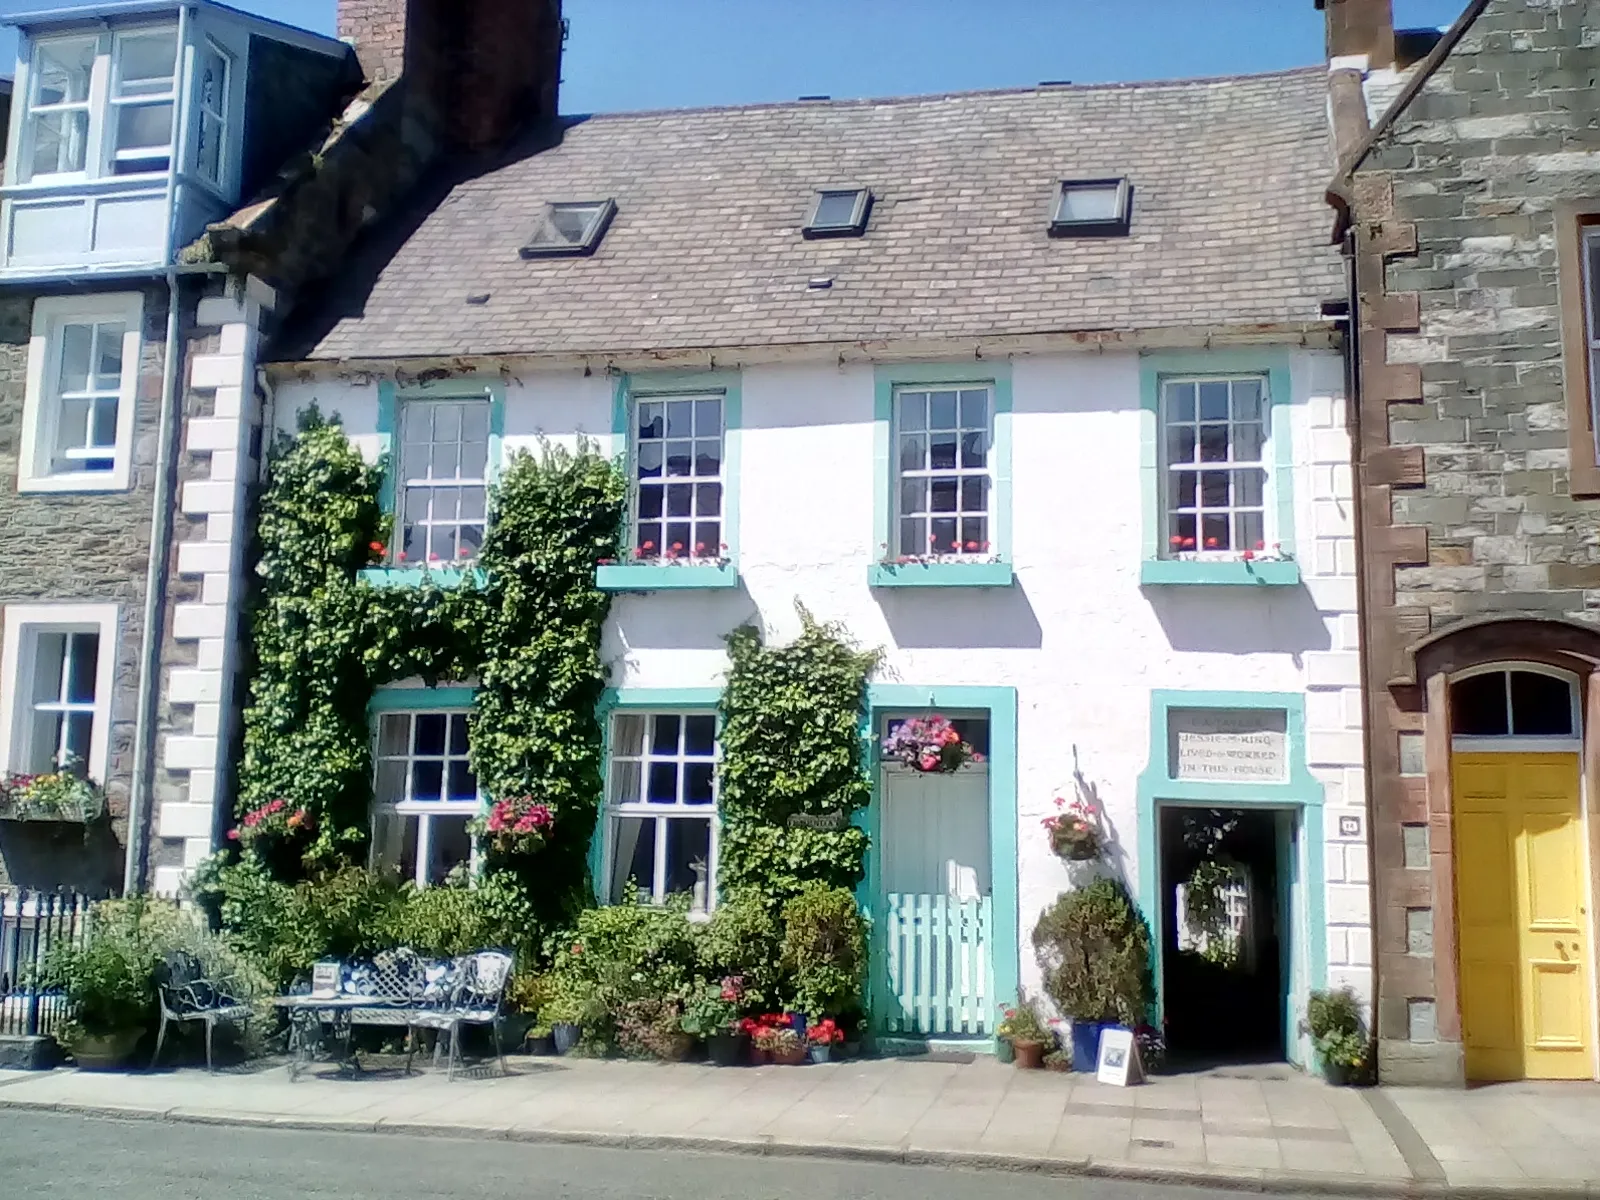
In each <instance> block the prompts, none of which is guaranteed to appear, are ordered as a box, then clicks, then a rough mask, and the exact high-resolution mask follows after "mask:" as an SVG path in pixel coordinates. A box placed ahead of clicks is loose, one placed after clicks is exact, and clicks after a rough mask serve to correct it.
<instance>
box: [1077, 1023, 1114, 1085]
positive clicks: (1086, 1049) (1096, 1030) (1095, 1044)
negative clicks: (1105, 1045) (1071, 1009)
mask: <svg viewBox="0 0 1600 1200" xmlns="http://www.w3.org/2000/svg"><path fill="white" fill-rule="evenodd" d="M1107 1028H1109V1026H1107V1025H1106V1024H1105V1023H1104V1022H1101V1021H1079V1020H1076V1019H1074V1020H1073V1022H1072V1069H1073V1070H1074V1071H1082V1072H1086V1073H1088V1074H1091V1075H1092V1074H1094V1069H1095V1066H1096V1064H1097V1062H1098V1060H1099V1058H1100V1031H1101V1030H1102V1029H1107Z"/></svg>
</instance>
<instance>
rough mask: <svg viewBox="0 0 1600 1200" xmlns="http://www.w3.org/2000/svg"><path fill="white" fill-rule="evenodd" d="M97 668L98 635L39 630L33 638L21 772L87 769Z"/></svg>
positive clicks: (88, 632) (92, 737)
mask: <svg viewBox="0 0 1600 1200" xmlns="http://www.w3.org/2000/svg"><path fill="white" fill-rule="evenodd" d="M99 667H100V635H99V634H98V633H97V632H92V631H77V630H55V629H41V630H39V631H38V632H37V633H35V634H34V639H33V680H32V688H31V692H30V694H29V706H30V707H29V717H28V732H27V740H26V750H25V753H24V755H23V761H22V770H23V772H24V773H26V774H30V775H36V774H41V773H43V772H47V771H53V770H55V769H56V768H58V767H64V768H67V769H69V770H73V771H77V772H78V773H80V774H81V773H83V772H84V771H86V770H87V769H88V764H89V754H90V750H91V746H92V742H93V739H94V721H95V681H96V679H97V678H98V675H99Z"/></svg>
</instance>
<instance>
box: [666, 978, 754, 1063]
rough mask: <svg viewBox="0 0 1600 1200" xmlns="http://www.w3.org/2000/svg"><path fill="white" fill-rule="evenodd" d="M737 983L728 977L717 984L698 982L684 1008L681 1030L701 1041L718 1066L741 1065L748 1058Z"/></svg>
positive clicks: (739, 987) (739, 991) (748, 1040)
mask: <svg viewBox="0 0 1600 1200" xmlns="http://www.w3.org/2000/svg"><path fill="white" fill-rule="evenodd" d="M743 994H744V993H743V989H742V987H741V986H740V981H739V980H738V979H737V978H735V977H734V976H731V975H730V976H728V977H727V978H726V979H724V980H722V982H720V983H708V982H706V981H705V980H701V981H699V982H698V983H697V985H696V987H695V989H694V991H692V992H691V993H690V994H689V999H688V1000H687V1001H686V1002H685V1003H684V1006H683V1029H684V1032H685V1033H688V1034H691V1035H692V1036H694V1037H699V1038H704V1039H705V1042H706V1052H707V1054H708V1055H709V1056H710V1058H711V1061H712V1062H713V1063H714V1064H715V1065H717V1066H719V1067H734V1066H739V1065H742V1064H743V1063H744V1062H746V1061H747V1060H748V1059H749V1057H750V1038H749V1037H748V1036H747V1035H746V1034H745V1033H744V1031H743V1030H741V1029H740V1028H739V1003H740V1001H741V999H742V997H743Z"/></svg>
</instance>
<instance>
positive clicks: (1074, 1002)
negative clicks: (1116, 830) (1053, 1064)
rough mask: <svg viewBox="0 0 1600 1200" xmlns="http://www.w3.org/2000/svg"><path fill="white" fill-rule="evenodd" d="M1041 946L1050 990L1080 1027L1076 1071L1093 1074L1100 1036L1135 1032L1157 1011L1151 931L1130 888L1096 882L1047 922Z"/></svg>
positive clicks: (1054, 908)
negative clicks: (1121, 1029)
mask: <svg viewBox="0 0 1600 1200" xmlns="http://www.w3.org/2000/svg"><path fill="white" fill-rule="evenodd" d="M1033 945H1034V949H1035V951H1036V952H1037V954H1038V958H1039V965H1040V966H1041V967H1042V968H1043V969H1044V990H1045V992H1046V994H1047V995H1049V997H1050V999H1052V1000H1053V1001H1055V1004H1056V1007H1057V1008H1058V1009H1059V1010H1060V1011H1061V1013H1062V1014H1063V1015H1064V1016H1067V1017H1069V1018H1071V1020H1072V1065H1073V1068H1074V1069H1075V1070H1078V1071H1093V1070H1094V1069H1095V1059H1096V1057H1097V1056H1098V1053H1099V1047H1100V1031H1101V1030H1102V1029H1104V1028H1106V1027H1107V1026H1127V1027H1129V1028H1133V1027H1134V1026H1137V1025H1139V1024H1141V1023H1143V1021H1144V1019H1145V1016H1146V1014H1147V1013H1148V1011H1149V1009H1150V1004H1151V998H1152V990H1153V989H1152V988H1151V984H1150V928H1149V926H1148V925H1146V924H1145V921H1144V918H1143V917H1142V916H1141V915H1140V914H1139V910H1138V909H1137V908H1136V907H1135V906H1134V903H1133V900H1132V898H1131V897H1130V896H1129V895H1128V891H1127V889H1126V888H1125V887H1124V886H1123V885H1122V884H1121V883H1120V882H1118V881H1117V880H1114V879H1105V878H1102V879H1096V880H1094V881H1093V882H1092V883H1089V884H1087V885H1085V886H1084V887H1081V888H1078V889H1077V890H1076V891H1072V892H1067V893H1066V894H1064V895H1063V896H1061V898H1060V899H1058V900H1057V901H1056V902H1055V903H1054V904H1052V905H1051V906H1050V907H1049V908H1047V909H1046V910H1045V911H1044V913H1043V914H1042V915H1041V916H1040V917H1039V923H1038V924H1037V925H1036V926H1035V927H1034V930H1033Z"/></svg>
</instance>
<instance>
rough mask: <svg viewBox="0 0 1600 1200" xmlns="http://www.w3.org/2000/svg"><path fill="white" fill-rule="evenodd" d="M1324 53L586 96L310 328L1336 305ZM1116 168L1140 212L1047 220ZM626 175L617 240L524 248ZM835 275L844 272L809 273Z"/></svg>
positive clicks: (1020, 323) (1283, 311)
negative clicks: (888, 94)
mask: <svg viewBox="0 0 1600 1200" xmlns="http://www.w3.org/2000/svg"><path fill="white" fill-rule="evenodd" d="M1326 79H1327V76H1326V72H1325V70H1324V69H1322V68H1307V69H1304V70H1295V71H1287V72H1280V73H1275V74H1268V75H1256V76H1247V77H1238V78H1226V79H1209V80H1192V81H1183V82H1172V83H1144V84H1125V85H1108V86H1094V87H1048V88H1037V89H1027V90H1018V91H1003V92H979V93H966V94H956V95H940V96H924V97H915V98H908V99H895V100H870V101H845V102H814V101H812V102H799V103H793V104H781V105H764V106H755V107H746V108H722V109H699V110H678V111H665V112H649V113H630V114H619V115H609V116H593V117H584V118H568V119H567V120H568V121H569V124H568V126H567V127H566V128H565V130H564V133H563V134H562V136H561V138H560V141H559V143H558V144H555V145H553V146H551V147H550V148H548V149H545V150H543V151H541V152H523V153H521V154H520V155H513V156H511V158H510V160H509V161H507V162H505V163H504V164H503V165H500V166H498V167H496V168H495V169H493V170H490V171H488V172H486V173H483V174H480V175H478V176H476V177H473V178H467V179H464V180H461V181H459V182H456V183H454V184H453V185H449V186H447V185H445V184H440V186H439V188H438V191H437V193H436V194H435V195H434V196H433V197H431V198H422V199H419V202H418V208H419V211H418V212H415V213H413V214H411V216H410V218H409V220H405V221H402V222H401V223H400V224H401V225H402V226H403V228H402V229H400V230H399V231H396V230H394V229H391V230H390V232H389V233H388V235H387V236H386V237H385V236H379V237H377V238H375V239H373V240H372V241H371V242H370V243H369V244H368V245H367V246H366V247H365V249H364V251H363V252H361V253H358V254H357V255H356V257H355V258H354V259H353V260H352V262H351V263H350V264H349V268H348V269H347V270H346V271H345V272H344V273H343V275H342V277H341V281H340V282H339V283H338V284H337V285H336V286H335V287H334V288H333V289H332V290H331V291H330V293H329V294H328V296H327V297H326V298H325V302H324V304H323V305H322V307H321V308H320V310H315V309H314V310H313V311H312V312H311V314H310V320H309V321H308V322H307V323H306V324H305V325H304V326H303V327H302V328H301V330H300V332H299V336H298V337H297V338H295V339H294V343H295V344H293V345H292V346H291V347H286V350H287V355H286V356H287V357H291V358H316V359H326V358H391V357H408V356H451V355H471V354H492V353H519V352H520V353H587V352H595V353H601V354H603V353H605V352H608V351H612V352H623V351H648V350H653V349H669V348H693V347H702V346H705V347H711V346H719V347H728V346H768V345H781V344H791V343H816V342H853V341H859V340H871V339H887V338H919V339H921V338H930V337H933V338H937V337H952V338H955V337H973V336H979V335H988V336H1001V335H1014V334H1028V333H1040V332H1060V331H1074V330H1102V329H1115V330H1122V331H1132V330H1141V329H1157V328H1171V327H1191V328H1192V327H1207V328H1216V327H1236V326H1246V325H1253V324H1257V323H1272V322H1315V321H1318V320H1319V319H1320V302H1321V301H1322V300H1323V299H1325V298H1327V297H1330V296H1334V295H1338V294H1341V293H1342V290H1343V280H1342V272H1341V269H1340V263H1339V257H1338V254H1337V252H1336V251H1335V250H1334V248H1333V247H1331V246H1329V245H1328V229H1329V213H1328V210H1327V208H1326V205H1325V202H1324V199H1323V194H1324V189H1325V186H1326V183H1327V180H1328V177H1329V175H1330V173H1331V168H1332V167H1333V165H1334V159H1333V150H1332V145H1331V139H1330V137H1329V134H1328V128H1327V117H1326ZM545 142H546V144H547V145H548V144H549V142H550V138H549V137H548V136H547V137H546V139H545ZM1118 175H1126V176H1128V177H1129V178H1130V179H1131V180H1132V182H1133V189H1134V199H1133V221H1132V231H1131V234H1130V236H1128V237H1125V238H1104V239H1073V238H1050V237H1048V236H1046V233H1045V229H1046V225H1047V222H1048V218H1049V210H1050V205H1051V201H1052V199H1053V196H1054V192H1053V187H1054V183H1055V181H1056V180H1057V179H1059V178H1062V177H1068V178H1096V177H1103V176H1118ZM840 185H863V186H867V187H870V188H871V189H872V190H873V193H874V195H875V197H876V203H875V205H874V207H873V210H872V216H871V221H870V224H869V226H868V232H867V234H866V236H865V237H862V238H844V239H837V240H816V241H807V240H805V239H803V238H802V237H801V236H800V229H801V226H802V225H803V224H804V223H805V220H806V218H807V216H808V212H809V208H810V204H811V200H812V194H813V191H814V190H815V189H817V188H820V187H829V186H840ZM605 196H612V197H615V199H616V203H617V208H618V211H617V215H616V218H615V220H614V221H613V222H612V223H611V227H610V229H609V231H608V232H607V233H606V235H605V238H604V240H603V241H602V243H601V245H600V247H599V249H598V251H597V252H596V253H595V254H594V255H593V256H592V257H589V258H566V259H535V260H532V261H529V260H525V259H523V258H521V257H520V256H519V254H518V249H519V247H521V246H522V245H523V244H524V243H525V242H526V241H527V239H528V237H529V236H530V234H531V232H532V230H533V228H534V224H535V217H536V214H537V213H538V212H539V211H540V205H541V203H542V202H544V201H547V200H563V199H591V198H600V197H605ZM818 277H826V278H831V279H832V280H833V281H834V282H833V286H832V288H831V289H829V290H826V291H808V289H807V281H808V280H810V279H813V278H818ZM483 293H488V297H489V298H488V300H487V301H486V302H482V301H481V297H482V294H483ZM469 295H474V296H476V297H477V298H478V299H479V300H480V302H479V303H468V301H467V298H468V296H469Z"/></svg>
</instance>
